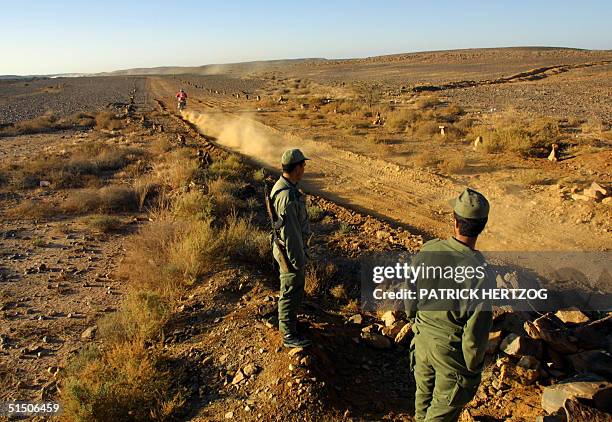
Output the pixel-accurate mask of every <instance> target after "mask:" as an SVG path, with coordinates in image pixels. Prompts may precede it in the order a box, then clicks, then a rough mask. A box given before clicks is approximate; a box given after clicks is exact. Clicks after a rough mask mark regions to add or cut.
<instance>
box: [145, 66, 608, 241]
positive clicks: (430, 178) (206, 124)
mask: <svg viewBox="0 0 612 422" xmlns="http://www.w3.org/2000/svg"><path fill="white" fill-rule="evenodd" d="M175 84H176V82H174V81H172V80H169V79H164V78H154V79H152V81H151V84H150V88H151V90H152V96H154V97H155V98H158V99H161V100H163V101H165V102H166V103H168V104H169V105H170V104H171V105H173V95H174V92H175V91H176V88H177V86H174V85H175ZM231 101H235V100H234V98H233V97H232V96H230V95H227V96H204V94H200V93H198V92H194V93H193V94H192V95H191V99H190V103H189V108H188V110H187V111H186V112H184V114H183V117H184V118H185V119H186V120H188V121H190V122H192V123H193V124H195V125H196V126H197V127H198V128H199V130H200V131H201V132H202V133H203V134H205V135H208V136H212V137H214V138H216V141H217V142H218V143H219V144H222V145H224V146H226V147H229V148H231V149H233V150H235V151H238V152H240V153H242V154H244V155H246V156H248V157H251V158H252V159H254V160H256V161H257V162H258V163H260V164H261V165H263V166H265V167H270V168H277V167H278V157H279V156H280V154H281V152H282V150H283V149H285V148H288V147H299V148H301V149H303V150H304V152H305V154H306V155H307V156H308V157H309V158H311V161H309V163H308V166H307V175H306V178H305V181H304V187H305V188H306V190H308V191H310V192H313V193H316V194H319V195H321V196H324V197H326V198H329V199H331V200H333V201H336V202H338V203H340V204H342V205H345V206H348V207H350V208H353V209H356V210H358V211H360V212H365V213H368V214H372V215H375V216H377V217H381V218H383V219H388V220H392V221H394V222H396V223H398V224H402V225H404V226H406V227H407V228H408V229H409V230H411V231H412V232H415V233H420V234H424V235H425V237H446V236H448V235H449V233H450V221H451V213H450V209H449V207H448V205H447V200H448V199H449V198H451V197H452V196H454V195H456V194H458V193H459V192H460V191H461V190H462V189H463V188H464V187H466V186H468V185H469V186H470V187H473V188H475V189H478V190H480V191H482V192H484V193H485V194H486V196H487V197H488V198H489V200H490V201H491V204H492V209H491V216H490V222H489V226H488V228H487V230H486V232H485V235H484V236H482V240H481V243H480V248H482V249H483V250H498V251H499V250H505V251H508V250H599V249H601V248H602V234H603V239H605V233H607V230H608V229H607V228H605V227H604V228H602V227H599V226H597V225H594V224H589V225H587V224H584V223H581V222H579V221H585V222H588V218H586V217H584V216H583V214H584V213H586V212H587V210H586V209H581V208H580V207H581V206H582V205H581V204H576V205H575V207H574V208H573V209H572V210H570V211H569V214H567V213H568V210H566V209H565V208H566V207H565V206H564V205H563V204H562V203H561V202H560V200H559V194H558V192H555V190H554V189H555V186H553V187H548V186H547V187H543V188H542V189H540V190H539V191H533V190H529V191H525V190H520V189H517V191H516V192H509V191H508V189H507V188H502V187H501V186H500V185H499V184H498V181H499V179H500V178H512V169H509V170H506V171H505V172H506V173H504V171H501V172H500V173H499V174H497V175H496V177H495V179H491V178H489V177H488V176H483V177H480V175H478V174H476V175H470V176H457V177H455V178H453V179H451V178H449V177H444V176H441V175H439V174H436V173H433V172H429V171H427V170H423V169H414V168H411V167H407V166H399V165H397V164H394V163H390V162H387V161H384V160H381V159H376V158H371V157H368V156H364V155H360V154H356V153H353V152H350V151H345V150H342V149H338V148H335V147H332V146H330V145H329V144H327V143H324V142H317V141H313V140H309V139H301V138H298V137H296V136H294V135H291V134H286V133H283V132H281V131H279V130H277V129H275V128H274V127H271V126H268V125H266V124H263V123H261V122H258V121H256V120H255V119H254V116H253V115H248V114H241V115H238V114H235V113H229V112H226V111H224V106H225V105H227V104H228V102H231ZM576 217H577V218H576ZM587 217H588V216H587ZM585 218H586V220H585ZM581 219H582V220H581ZM603 244H604V246H603V247H606V246H605V242H603ZM608 247H609V245H608Z"/></svg>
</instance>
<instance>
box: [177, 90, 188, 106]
mask: <svg viewBox="0 0 612 422" xmlns="http://www.w3.org/2000/svg"><path fill="white" fill-rule="evenodd" d="M176 99H177V100H178V109H179V110H182V109H184V108H185V106H187V93H186V92H185V91H184V90H183V88H181V89H180V90H179V92H177V93H176Z"/></svg>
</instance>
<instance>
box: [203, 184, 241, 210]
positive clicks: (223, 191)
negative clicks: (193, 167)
mask: <svg viewBox="0 0 612 422" xmlns="http://www.w3.org/2000/svg"><path fill="white" fill-rule="evenodd" d="M237 190H238V184H237V182H230V181H228V180H226V179H213V180H209V182H208V193H209V195H210V196H211V197H212V202H213V210H214V214H215V215H216V216H217V217H221V218H225V217H227V216H229V215H230V214H233V213H235V212H236V211H237V210H238V209H239V208H241V207H243V206H245V204H244V202H243V201H241V200H240V199H238V198H236V197H235V196H234V194H235V193H236V191H237Z"/></svg>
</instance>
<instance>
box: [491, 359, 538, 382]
mask: <svg viewBox="0 0 612 422" xmlns="http://www.w3.org/2000/svg"><path fill="white" fill-rule="evenodd" d="M539 377H540V371H537V370H533V369H526V368H523V367H521V366H517V365H513V364H512V363H504V364H502V366H501V368H500V372H499V382H500V383H502V384H506V385H509V386H521V385H531V384H533V383H534V382H536V381H537V380H538V378H539Z"/></svg>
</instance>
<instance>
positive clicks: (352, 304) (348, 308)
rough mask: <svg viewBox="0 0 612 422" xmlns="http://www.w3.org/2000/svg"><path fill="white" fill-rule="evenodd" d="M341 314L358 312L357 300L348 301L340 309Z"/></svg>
mask: <svg viewBox="0 0 612 422" xmlns="http://www.w3.org/2000/svg"><path fill="white" fill-rule="evenodd" d="M342 312H344V313H347V314H354V313H356V312H359V302H358V301H357V299H350V300H349V301H348V302H347V304H346V305H344V306H343V307H342Z"/></svg>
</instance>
